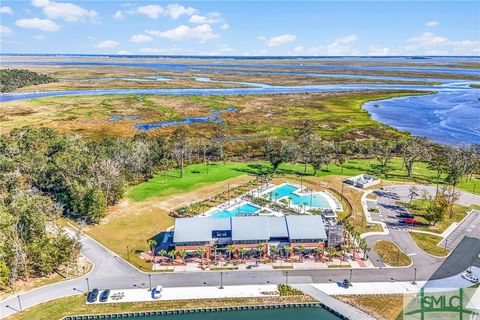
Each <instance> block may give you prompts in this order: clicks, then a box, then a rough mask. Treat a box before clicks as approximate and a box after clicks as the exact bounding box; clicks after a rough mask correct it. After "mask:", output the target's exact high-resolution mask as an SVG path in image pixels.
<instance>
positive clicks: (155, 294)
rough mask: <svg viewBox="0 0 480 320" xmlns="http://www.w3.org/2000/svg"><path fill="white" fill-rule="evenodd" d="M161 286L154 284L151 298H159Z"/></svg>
mask: <svg viewBox="0 0 480 320" xmlns="http://www.w3.org/2000/svg"><path fill="white" fill-rule="evenodd" d="M162 291H163V287H162V286H156V287H155V289H153V290H152V298H153V299H160V297H161V296H162Z"/></svg>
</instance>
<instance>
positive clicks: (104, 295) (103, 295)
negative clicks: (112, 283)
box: [98, 289, 110, 302]
mask: <svg viewBox="0 0 480 320" xmlns="http://www.w3.org/2000/svg"><path fill="white" fill-rule="evenodd" d="M109 296H110V289H106V290H103V292H102V293H101V294H100V299H99V300H98V301H100V302H105V301H107V300H108V297H109Z"/></svg>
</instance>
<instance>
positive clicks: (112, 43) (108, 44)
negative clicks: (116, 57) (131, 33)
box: [95, 40, 119, 49]
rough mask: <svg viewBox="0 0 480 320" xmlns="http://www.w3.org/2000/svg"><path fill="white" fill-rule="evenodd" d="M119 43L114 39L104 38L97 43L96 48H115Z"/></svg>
mask: <svg viewBox="0 0 480 320" xmlns="http://www.w3.org/2000/svg"><path fill="white" fill-rule="evenodd" d="M118 45H119V43H118V42H117V41H114V40H104V41H100V42H99V43H97V44H96V45H95V48H100V49H106V48H115V47H116V46H118Z"/></svg>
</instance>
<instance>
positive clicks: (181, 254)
mask: <svg viewBox="0 0 480 320" xmlns="http://www.w3.org/2000/svg"><path fill="white" fill-rule="evenodd" d="M178 255H179V256H180V258H182V262H183V263H185V256H186V255H187V251H185V250H180V251H178Z"/></svg>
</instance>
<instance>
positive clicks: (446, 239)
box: [445, 238, 448, 252]
mask: <svg viewBox="0 0 480 320" xmlns="http://www.w3.org/2000/svg"><path fill="white" fill-rule="evenodd" d="M447 245H448V238H445V252H447Z"/></svg>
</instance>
